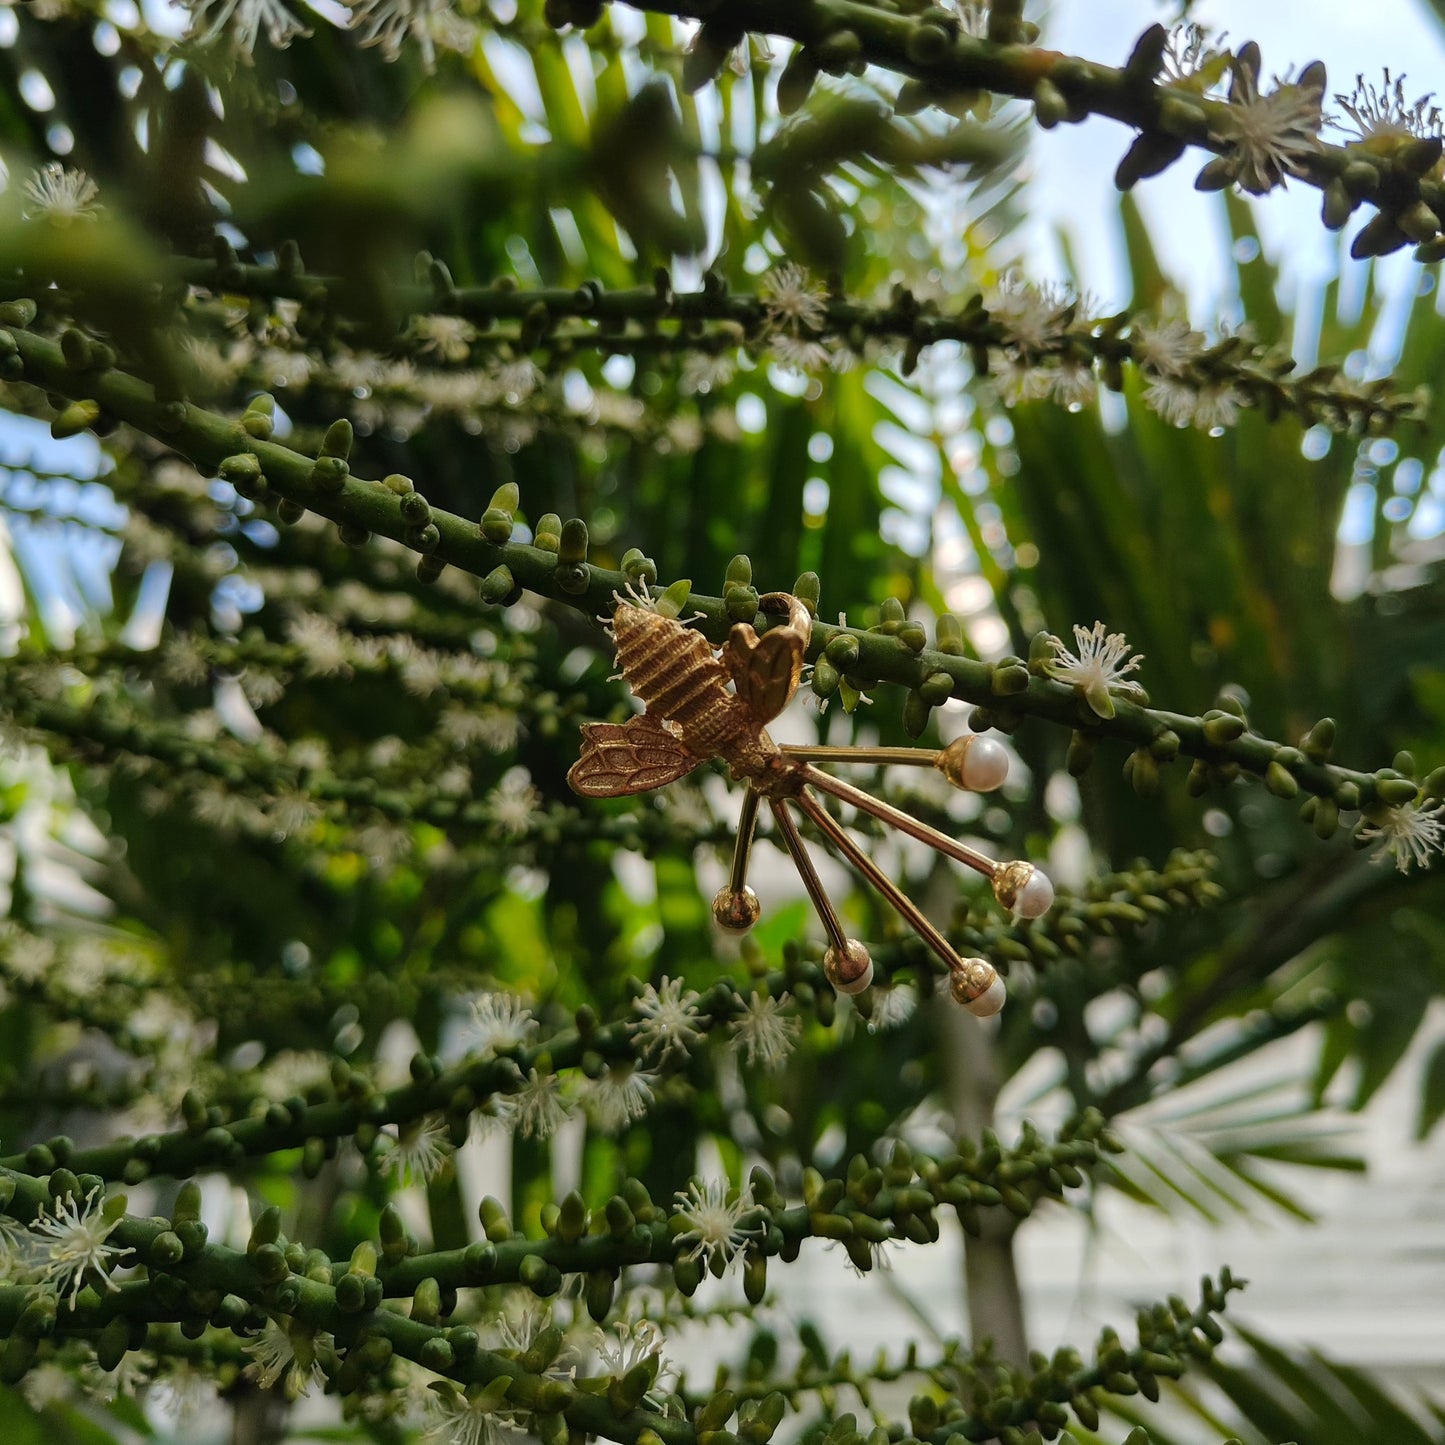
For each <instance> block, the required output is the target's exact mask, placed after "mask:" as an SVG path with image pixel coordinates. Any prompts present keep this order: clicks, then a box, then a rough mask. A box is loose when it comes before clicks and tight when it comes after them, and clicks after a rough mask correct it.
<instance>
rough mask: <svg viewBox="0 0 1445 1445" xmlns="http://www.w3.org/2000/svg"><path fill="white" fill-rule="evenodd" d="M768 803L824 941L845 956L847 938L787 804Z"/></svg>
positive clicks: (777, 801) (777, 799)
mask: <svg viewBox="0 0 1445 1445" xmlns="http://www.w3.org/2000/svg"><path fill="white" fill-rule="evenodd" d="M771 803H772V809H773V817H774V818H776V819H777V820H778V832H780V833H781V834H782V835H783V842H784V843H785V844H786V845H787V849H788V852H789V853H791V854H792V855H793V862H794V863H795V864H796V865H797V869H798V877H800V878H801V879H802V880H803V887H804V888H806V889H807V890H808V897H809V898H811V899H812V900H813V907H814V908H816V909H817V910H818V917H819V918H821V919H822V920H823V931H824V932H825V933H826V934H827V935H828V942H829V943H831V944H832V945H833V947H834V948H836V949H837V950H838V952H839V954H847V953H848V951H849V950H848V939H847V936H846V935H845V934H844V932H843V925H842V924H841V923H840V922H839V921H838V914H837V912H836V911H835V909H834V908H833V900H832V899H831V898H829V897H828V895H827V894H826V893H825V892H824V891H823V880H822V879H821V878H819V877H818V870H817V869H816V868H814V867H813V860H812V859H811V858H810V857H808V850H807V848H806V847H805V846H804V844H803V839H802V837H801V836H800V835H799V833H798V825H797V824H796V823H795V822H793V815H792V814H791V813H790V812H789V811H788V805H787V804H786V803H785V802H783V800H782V799H781V798H773V799H772V800H771Z"/></svg>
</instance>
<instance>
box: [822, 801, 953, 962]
mask: <svg viewBox="0 0 1445 1445" xmlns="http://www.w3.org/2000/svg"><path fill="white" fill-rule="evenodd" d="M798 806H799V807H800V808H801V809H802V810H803V812H804V813H805V814H806V815H807V816H808V818H809V819H810V820H811V821H812V823H813V826H814V827H815V828H817V829H818V831H819V832H820V833H822V834H823V836H824V837H826V838H827V839H829V841H830V842H832V844H833V846H834V847H836V848H837V850H838V851H839V852H840V853H841V854H842V855H843V856H844V857H845V858H846V859H847V860H848V861H849V862H850V863H851V864H852V865H853V866H854V867H855V868H856V869H857V870H858V871H859V872H860V873H861V874H862V875H863V876H864V878H866V879H867V880H868V882H870V883H871V884H872V885H873V886H874V888H876V889H877V890H878V892H879V893H881V894H882V895H883V897H884V899H885V900H886V901H887V902H888V903H889V904H890V905H891V906H892V907H893V909H894V911H895V912H896V913H897V914H898V916H899V917H900V918H902V920H903V921H904V922H905V923H906V924H907V925H908V926H909V927H910V928H911V929H912V930H913V931H914V932H915V933H916V934H917V935H918V936H919V937H920V938H921V939H922V940H923V941H924V942H925V943H926V944H927V945H928V946H929V948H931V949H932V950H933V951H934V953H935V954H937V955H938V957H939V958H940V959H941V960H942V962H943V963H944V964H945V965H946V966H947V968H948V969H949V971H950V972H952V971H953V970H955V969H957V968H960V967H962V963H961V961H960V959H959V956H958V954H956V953H955V952H954V951H953V949H952V948H951V947H950V945H949V942H948V940H947V939H946V938H945V937H944V936H943V935H942V934H941V933H940V932H939V931H938V930H937V929H936V928H935V927H934V926H933V924H931V923H930V922H929V921H928V919H927V918H925V917H924V916H923V914H922V913H921V912H920V911H919V909H918V907H917V905H916V904H915V903H914V902H913V901H912V899H910V898H907V897H905V895H904V894H903V893H902V892H900V890H899V888H898V886H897V884H895V883H894V882H893V880H892V879H891V878H890V877H889V876H888V875H887V874H886V873H884V872H883V870H882V869H881V868H880V867H879V866H878V865H877V864H876V863H875V862H874V861H873V860H872V859H871V858H870V857H869V856H868V855H867V854H866V853H865V852H864V851H863V850H862V849H861V848H860V847H859V846H858V845H857V844H856V843H855V842H854V841H853V840H852V838H850V837H849V836H848V833H847V830H846V829H845V828H844V827H843V825H842V824H841V823H840V822H838V820H837V819H836V818H834V817H833V816H832V814H831V813H829V812H828V810H827V809H826V808H824V806H823V805H822V804H821V803H820V802H819V801H818V800H817V799H816V798H815V797H814V796H813V795H812V794H811V793H809V792H807V791H806V790H805V791H803V792H801V793H799V794H798Z"/></svg>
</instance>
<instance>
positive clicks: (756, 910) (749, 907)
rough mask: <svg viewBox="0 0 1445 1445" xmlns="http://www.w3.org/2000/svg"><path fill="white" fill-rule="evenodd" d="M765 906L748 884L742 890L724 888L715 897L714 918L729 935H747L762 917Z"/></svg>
mask: <svg viewBox="0 0 1445 1445" xmlns="http://www.w3.org/2000/svg"><path fill="white" fill-rule="evenodd" d="M762 911H763V905H762V904H761V903H759V902H758V895H757V894H756V893H754V892H753V890H752V889H751V888H749V887H748V886H747V884H746V883H745V884H743V886H742V887H741V888H729V887H726V886H724V887H722V888H719V889H718V891H717V892H716V893H715V894H714V895H713V900H712V916H713V917H714V918H715V919H717V921H718V925H719V926H720V927H722V928H726V929H727V931H728V932H729V933H746V932H747V931H748V929H750V928H751V927H752V926H753V924H755V923H756V922H757V921H758V919H759V917H760V916H761V915H762Z"/></svg>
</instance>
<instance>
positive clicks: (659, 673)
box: [612, 605, 732, 731]
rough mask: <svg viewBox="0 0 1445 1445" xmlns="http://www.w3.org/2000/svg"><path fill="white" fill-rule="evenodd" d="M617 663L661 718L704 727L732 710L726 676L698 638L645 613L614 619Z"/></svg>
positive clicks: (633, 610) (625, 610)
mask: <svg viewBox="0 0 1445 1445" xmlns="http://www.w3.org/2000/svg"><path fill="white" fill-rule="evenodd" d="M612 630H613V633H614V635H615V636H616V639H617V662H618V665H619V666H620V667H621V669H622V675H623V677H624V678H626V680H627V685H628V686H629V687H630V688H631V689H632V691H633V692H634V693H635V694H636V695H637V696H638V697H639V698H641V699H642V701H643V702H644V703H646V704H647V710H648V711H649V712H650V713H653V714H655V715H656V716H658V717H662V718H667V719H669V720H671V721H672V722H675V723H677V724H679V725H680V726H681V727H682V728H683V729H684V731H686V730H688V728H689V727H690V726H696V725H703V726H704V727H705V726H706V722H707V717H706V715H707V714H708V713H710V712H712V711H713V710H715V709H719V708H720V709H722V710H724V711H726V710H728V708H729V704H730V703H731V701H732V695H731V694H730V693H729V692H728V690H727V684H728V674H727V670H726V669H725V668H724V667H723V665H722V664H721V663H720V662H719V661H718V660H717V658H716V657H714V656H713V650H712V647H711V646H710V645H709V643H708V640H707V638H705V637H704V636H703V635H702V634H701V633H700V632H693V631H692V630H691V629H690V628H686V627H684V626H682V624H681V623H679V622H677V621H675V620H674V619H673V618H670V617H663V616H661V615H660V614H658V613H656V612H650V611H648V610H646V609H645V608H641V607H633V606H630V605H628V606H622V607H619V608H618V609H617V611H616V613H615V614H614V615H613V619H612Z"/></svg>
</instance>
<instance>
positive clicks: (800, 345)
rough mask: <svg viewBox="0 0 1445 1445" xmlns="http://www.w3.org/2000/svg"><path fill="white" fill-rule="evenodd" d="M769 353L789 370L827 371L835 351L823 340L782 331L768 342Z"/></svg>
mask: <svg viewBox="0 0 1445 1445" xmlns="http://www.w3.org/2000/svg"><path fill="white" fill-rule="evenodd" d="M768 354H769V355H770V356H771V357H772V358H773V360H774V361H776V362H777V363H778V365H779V366H785V367H787V368H788V370H789V371H808V372H812V371H826V370H827V369H828V364H829V362H830V361H831V360H832V356H833V353H832V352H831V351H829V349H828V348H827V347H826V346H825V345H824V344H823V343H822V342H821V341H814V340H812V339H811V338H810V337H806V336H790V335H788V333H787V332H786V331H784V332H780V333H779V334H778V335H777V336H774V337H773V339H772V340H771V341H770V342H769V343H768Z"/></svg>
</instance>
